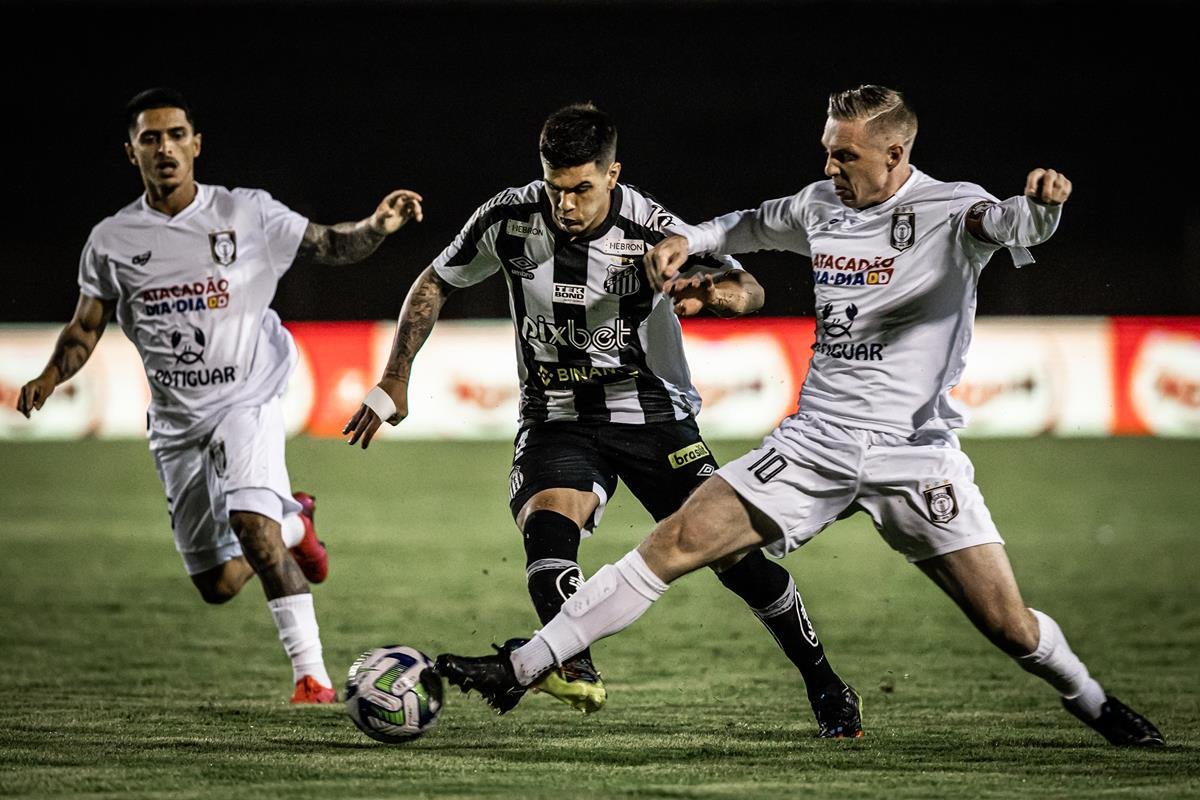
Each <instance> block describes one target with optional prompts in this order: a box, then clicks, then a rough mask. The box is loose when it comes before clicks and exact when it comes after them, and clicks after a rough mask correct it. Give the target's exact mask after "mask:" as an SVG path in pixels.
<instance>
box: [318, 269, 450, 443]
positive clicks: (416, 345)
mask: <svg viewBox="0 0 1200 800" xmlns="http://www.w3.org/2000/svg"><path fill="white" fill-rule="evenodd" d="M453 291H454V287H453V286H451V285H450V284H448V283H446V282H445V281H444V280H442V279H441V277H439V276H438V274H437V272H436V271H435V270H434V268H433V267H432V266H430V267H427V268H426V270H425V271H424V272H422V273H421V275H420V276H419V277H418V278H417V280H416V281H415V282H414V283H413V285H412V288H411V289H409V290H408V296H407V297H405V298H404V307H403V308H401V309H400V321H399V323H398V324H397V325H396V337H395V339H393V340H392V351H391V353H390V354H389V355H388V360H387V365H386V366H385V367H384V370H383V377H382V378H380V379H379V383H378V384H376V389H380V390H382V391H383V392H384V393H386V395H387V398H386V399H385V400H384V404H385V405H386V403H387V399H390V401H391V402H392V403H393V404H394V405H395V411H394V413H392V414H391V415H390V416H388V417H387V418H386V421H387V422H388V423H390V424H392V425H397V424H399V423H400V421H401V420H403V419H404V418H405V417H407V416H408V379H409V375H410V374H411V372H412V362H413V359H414V358H416V356H417V352H418V351H419V350H420V349H421V347H422V345H424V344H425V340H426V339H428V338H429V334H430V332H432V331H433V326H434V324H435V323H436V322H437V320H438V316H439V315H440V314H441V311H442V306H443V305H445V303H446V298H447V297H449V296H450V293H451V292H453ZM373 391H374V390H373ZM370 400H371V396H370V395H368V396H367V401H364V403H363V404H362V405H361V406H359V409H358V411H357V412H355V414H354V416H353V417H351V418H350V420H349V421H348V422H347V423H346V425H345V427H344V428H342V434H343V435H346V434H349V436H350V438H349V439H348V440H347V444H351V445H352V444H355V443H356V442H358V441H359V440H360V439H361V441H362V447H363V449H364V450H365V449H366V448H367V446H368V445H369V444H370V443H371V439H372V438H373V437H374V436H375V432H376V431H377V430H379V426H380V424H381V423H382V422H383V421H384V420H381V419H380V417H379V414H378V413H376V411H375V409H374V408H372V407H370V406H368V405H367V402H369V401H370ZM382 413H384V414H386V413H387V412H386V411H384V412H382Z"/></svg>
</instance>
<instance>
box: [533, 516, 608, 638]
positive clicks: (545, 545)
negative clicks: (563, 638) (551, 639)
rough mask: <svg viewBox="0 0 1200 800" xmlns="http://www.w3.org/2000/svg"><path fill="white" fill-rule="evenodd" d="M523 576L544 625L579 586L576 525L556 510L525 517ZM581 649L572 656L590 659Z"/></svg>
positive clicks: (579, 574) (581, 577)
mask: <svg viewBox="0 0 1200 800" xmlns="http://www.w3.org/2000/svg"><path fill="white" fill-rule="evenodd" d="M523 533H524V536H525V579H526V581H527V582H528V585H529V598H530V599H531V600H533V607H534V609H536V610H537V615H538V619H540V620H541V621H542V624H543V625H545V624H546V623H547V622H549V621H550V620H552V619H554V617H555V615H556V614H558V611H559V609H560V608H562V604H563V603H564V602H565V601H566V599H567V598H568V597H570V596H571V595H573V594H575V591H576V590H577V589H578V588H579V587H580V586H582V585H583V570H581V569H580V568H579V564H578V562H577V561H576V559H577V558H578V557H579V526H578V525H576V524H575V523H574V521H572V520H570V519H568V518H567V517H564V516H563V515H562V514H559V513H558V512H557V511H534V512H533V513H532V514H530V515H529V516H528V517H526V518H525V529H524V531H523ZM591 655H592V654H591V651H590V650H584V651H583V652H582V653H580V654H579V655H578V656H576V658H591Z"/></svg>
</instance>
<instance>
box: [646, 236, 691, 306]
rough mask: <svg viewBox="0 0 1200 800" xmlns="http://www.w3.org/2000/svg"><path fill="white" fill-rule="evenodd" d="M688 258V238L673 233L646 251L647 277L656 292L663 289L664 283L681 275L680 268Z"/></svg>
mask: <svg viewBox="0 0 1200 800" xmlns="http://www.w3.org/2000/svg"><path fill="white" fill-rule="evenodd" d="M687 259H688V240H687V238H686V237H684V236H680V235H679V234H677V233H676V234H672V235H671V236H668V237H667V238H665V239H663V240H662V241H661V242H659V243H658V245H657V246H655V247H653V248H651V250H650V252H648V253H646V258H645V263H646V279H647V280H649V281H650V286H651V288H653V289H654V291H656V292H661V291H663V286H664V284H666V283H667V281H669V280H672V279H673V278H675V277H676V276H677V275H679V270H680V268H681V267H682V266H683V265H684V264H685V263H686V262H687Z"/></svg>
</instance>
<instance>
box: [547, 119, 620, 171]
mask: <svg viewBox="0 0 1200 800" xmlns="http://www.w3.org/2000/svg"><path fill="white" fill-rule="evenodd" d="M538 152H540V153H541V154H542V158H544V159H545V160H546V163H547V164H549V165H550V167H551V168H552V169H561V168H563V167H577V166H579V165H580V164H587V163H589V162H594V163H596V164H598V165H599V166H601V167H606V166H608V165H609V164H611V163H613V161H615V160H616V158H617V126H616V125H614V124H613V121H612V118H611V117H609V116H608V114H605V113H604V112H603V111H601V110H600V109H598V108H596V107H595V106H594V105H592V104H591V103H573V104H572V105H569V106H565V107H563V108H560V109H559V110H558V111H555V112H554V113H553V114H551V115H550V116H549V117H548V118H547V119H546V124H545V125H543V126H542V135H541V136H540V137H539V138H538Z"/></svg>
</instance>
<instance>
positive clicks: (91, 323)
mask: <svg viewBox="0 0 1200 800" xmlns="http://www.w3.org/2000/svg"><path fill="white" fill-rule="evenodd" d="M116 305H117V304H116V302H115V301H113V300H100V299H98V298H95V297H90V296H88V295H86V294H81V295H79V302H78V303H77V304H76V305H75V316H74V317H72V318H71V321H70V322H69V323H67V326H66V327H65V328H63V329H62V333H60V334H59V335H58V342H57V343H55V345H54V354H53V355H51V356H50V361H49V362H47V364H46V368H45V369H44V370H42V374H41V375H39V376H37V377H36V378H34V379H33V380H31V381H30V382H29V383H27V384H25V385H24V386H22V387H21V394H20V395H19V396H18V397H17V411H20V412H21V413H22V414H24V415H25V418H26V419H28V418H29V415H30V414H31V413H32V412H34V411H37V410H38V409H40V408H41V407H42V405H43V404H44V403H45V402H46V398H47V397H49V396H50V395H51V394H53V393H54V388H55V387H56V386H58V385H59V384H60V383H63V382H64V381H67V380H69V379H70V378H71V376H72V375H74V374H75V373H76V372H79V370H80V369H81V368H82V367H83V365H84V364H86V363H87V360H88V359H89V358H90V357H91V355H92V351H93V350H95V349H96V343H97V342H99V341H100V337H101V335H103V333H104V326H105V325H107V324H108V321H109V320H110V319H112V315H113V310H114V309H115V308H116Z"/></svg>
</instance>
